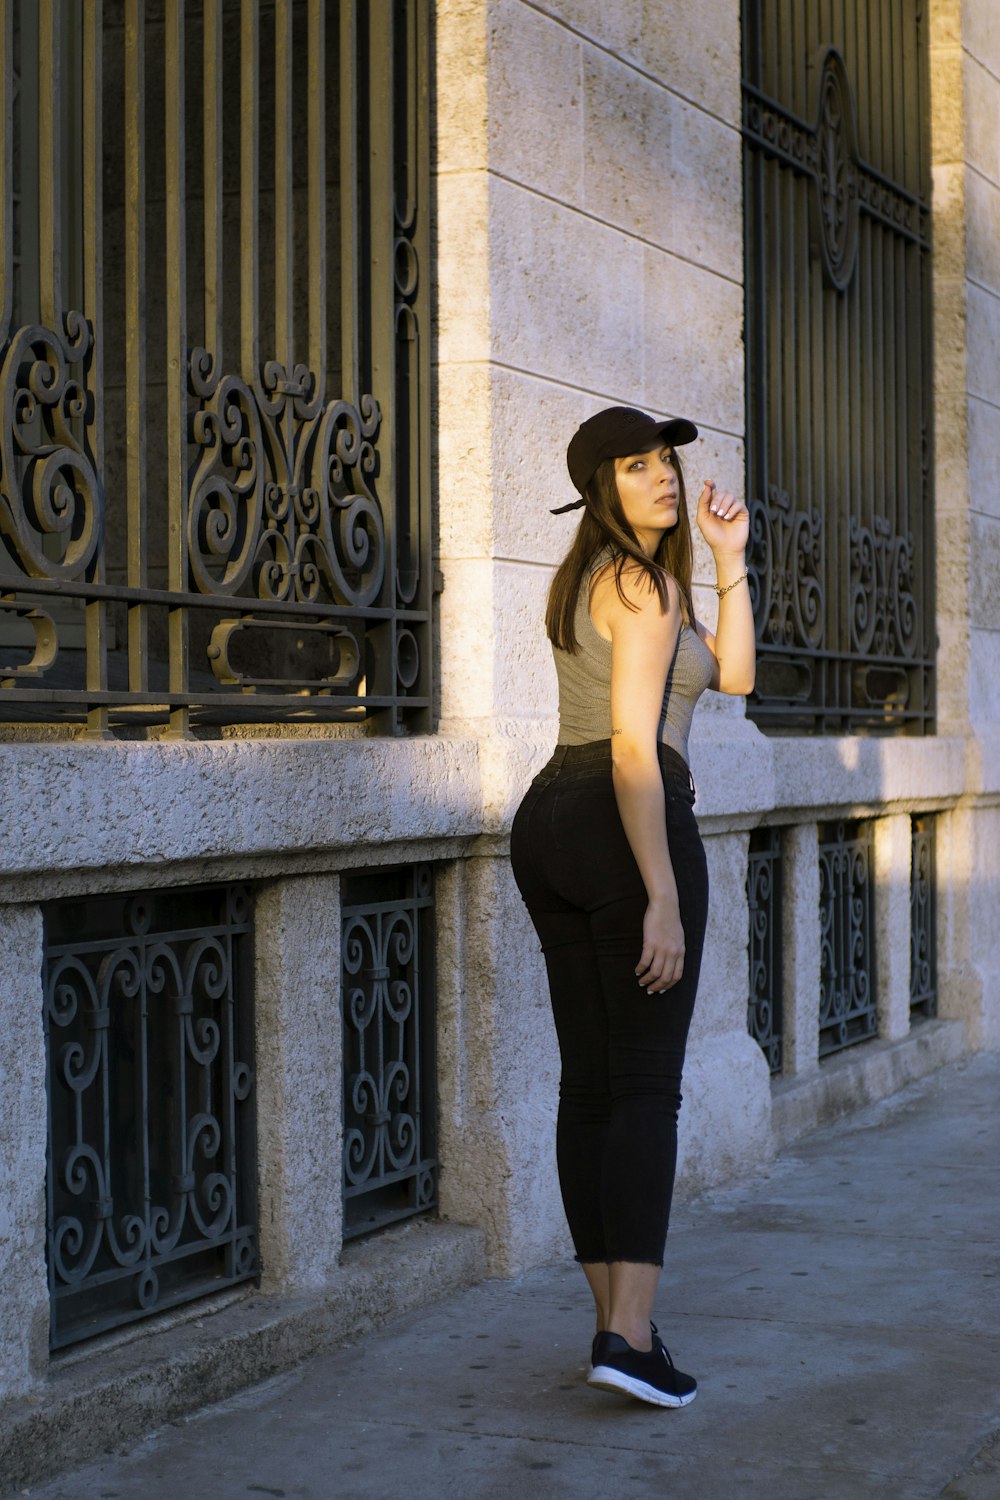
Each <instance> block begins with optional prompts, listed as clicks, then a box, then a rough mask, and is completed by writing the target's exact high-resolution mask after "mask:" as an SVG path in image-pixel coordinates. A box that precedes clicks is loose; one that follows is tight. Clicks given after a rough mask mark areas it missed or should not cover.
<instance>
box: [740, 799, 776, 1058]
mask: <svg viewBox="0 0 1000 1500" xmlns="http://www.w3.org/2000/svg"><path fill="white" fill-rule="evenodd" d="M781 888H782V881H781V830H780V828H755V829H754V830H753V832H752V833H751V834H750V853H749V856H748V861H747V905H748V907H749V911H750V936H749V945H748V956H749V998H748V1000H747V1029H748V1031H749V1032H750V1035H751V1036H752V1037H753V1039H754V1041H756V1042H758V1043H759V1045H760V1048H761V1051H762V1052H763V1053H764V1056H765V1057H766V1058H767V1063H768V1067H769V1068H770V1070H771V1073H772V1075H773V1074H778V1073H780V1072H781V1070H782V1041H783V1037H782V1030H783V1016H782V973H781V968H782V949H781V918H782V913H781Z"/></svg>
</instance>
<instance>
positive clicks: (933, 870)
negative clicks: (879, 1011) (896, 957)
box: [910, 813, 937, 1021]
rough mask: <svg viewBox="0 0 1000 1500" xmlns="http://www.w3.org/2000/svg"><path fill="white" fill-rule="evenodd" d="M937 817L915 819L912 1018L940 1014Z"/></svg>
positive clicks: (911, 863)
mask: <svg viewBox="0 0 1000 1500" xmlns="http://www.w3.org/2000/svg"><path fill="white" fill-rule="evenodd" d="M936 824H937V820H936V819H935V818H934V817H933V816H931V815H930V814H928V813H922V814H921V815H920V816H918V817H914V818H912V819H911V824H910V827H911V838H912V854H911V859H910V1019H911V1020H916V1021H920V1020H930V1018H931V1017H932V1016H936V1015H937V932H936V929H937V861H936V857H935V856H936V846H935V829H936Z"/></svg>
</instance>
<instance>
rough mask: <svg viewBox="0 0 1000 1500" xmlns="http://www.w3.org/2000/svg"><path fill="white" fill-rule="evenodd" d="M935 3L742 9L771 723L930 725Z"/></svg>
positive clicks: (751, 436)
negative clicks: (931, 44) (930, 49)
mask: <svg viewBox="0 0 1000 1500" xmlns="http://www.w3.org/2000/svg"><path fill="white" fill-rule="evenodd" d="M926 29H927V16H926V7H922V6H920V5H914V4H913V3H912V0H880V3H879V4H878V5H871V4H869V3H868V0H744V4H743V139H744V204H745V220H746V231H745V234H746V238H745V259H746V267H745V269H746V330H747V339H746V342H747V381H746V393H747V423H746V427H747V497H748V503H749V508H750V518H751V541H750V551H749V568H750V581H751V592H752V596H753V602H754V614H755V618H756V622H757V641H758V646H757V650H758V669H757V689H756V692H755V694H754V695H753V697H752V699H751V701H750V703H749V712H750V714H751V716H752V717H753V718H754V719H755V720H756V722H757V723H758V724H760V726H761V727H762V728H765V729H767V728H772V729H777V730H785V731H787V730H799V731H812V732H821V733H842V732H845V731H877V730H906V731H909V732H911V733H927V732H929V731H931V730H932V729H933V718H934V683H933V672H934V639H935V637H934V597H933V594H934V589H933V584H934V577H933V532H932V510H933V497H932V493H931V482H930V469H931V442H932V394H933V393H932V380H933V360H932V359H931V343H930V340H931V331H930V328H931V325H930V287H931V282H930V209H929V205H930V152H929V147H928V131H929V120H930V111H929V109H928V107H927V97H928V96H927V76H926V75H927V36H926Z"/></svg>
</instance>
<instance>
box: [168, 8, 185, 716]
mask: <svg viewBox="0 0 1000 1500" xmlns="http://www.w3.org/2000/svg"><path fill="white" fill-rule="evenodd" d="M163 27H164V33H165V35H164V63H165V74H166V76H165V86H164V100H165V105H166V111H165V114H166V118H165V121H164V125H165V141H164V150H165V156H166V181H165V190H166V210H167V214H166V219H167V257H168V258H167V264H168V266H169V268H170V269H169V274H168V275H167V278H166V287H167V372H166V373H167V494H168V505H169V528H168V564H167V576H168V579H169V587H170V589H171V591H172V592H175V593H183V592H184V591H186V589H187V581H188V579H187V240H186V233H185V203H184V192H185V184H184V136H185V132H184V0H166V4H165V6H164V15H163ZM168 628H169V641H170V669H169V681H170V691H171V692H172V693H183V694H186V693H187V691H188V675H189V663H188V653H189V631H188V615H187V610H186V608H185V607H184V606H183V605H182V604H175V605H174V606H173V607H172V608H171V610H170V616H169V627H168ZM190 719H191V714H190V709H189V708H188V707H187V706H186V705H185V706H184V707H183V708H177V707H174V708H172V709H171V710H170V724H169V728H168V729H167V731H166V735H167V737H168V738H171V739H182V738H187V737H188V736H189V735H190V733H191V730H190Z"/></svg>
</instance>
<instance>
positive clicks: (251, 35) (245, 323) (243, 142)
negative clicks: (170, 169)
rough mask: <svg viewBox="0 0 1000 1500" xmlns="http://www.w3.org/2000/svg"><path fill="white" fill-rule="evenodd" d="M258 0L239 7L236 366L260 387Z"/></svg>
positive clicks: (252, 383) (254, 385) (247, 381)
mask: <svg viewBox="0 0 1000 1500" xmlns="http://www.w3.org/2000/svg"><path fill="white" fill-rule="evenodd" d="M259 26H260V7H259V3H258V0H242V4H241V7H240V365H241V369H242V374H243V379H244V380H245V381H246V383H247V384H248V385H249V386H250V388H251V390H256V389H257V388H258V386H259V383H260V381H259V364H260V360H259V345H260V332H259V328H258V323H257V319H258V305H259V259H258V254H257V239H258V182H259V171H260V110H259V94H260V64H259V58H258V50H257V38H258V31H259Z"/></svg>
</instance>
